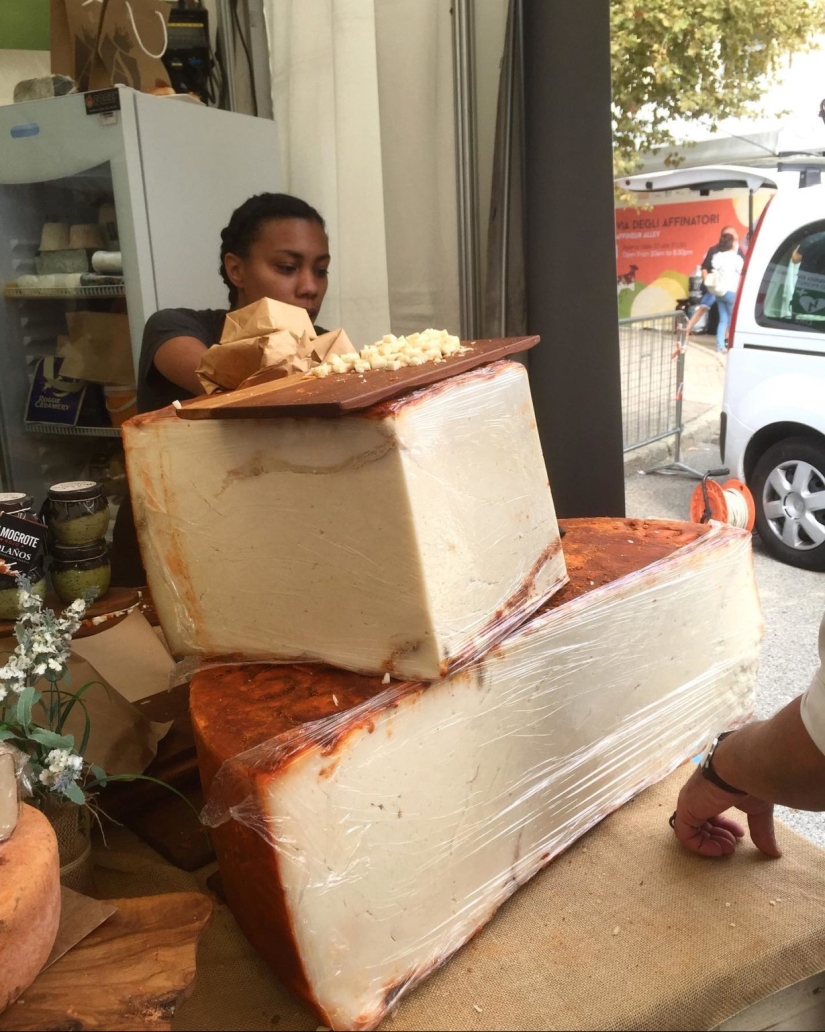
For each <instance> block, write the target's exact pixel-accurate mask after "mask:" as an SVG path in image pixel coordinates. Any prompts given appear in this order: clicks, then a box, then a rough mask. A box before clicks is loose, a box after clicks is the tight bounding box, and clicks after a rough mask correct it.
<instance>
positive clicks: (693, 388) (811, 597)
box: [625, 338, 825, 846]
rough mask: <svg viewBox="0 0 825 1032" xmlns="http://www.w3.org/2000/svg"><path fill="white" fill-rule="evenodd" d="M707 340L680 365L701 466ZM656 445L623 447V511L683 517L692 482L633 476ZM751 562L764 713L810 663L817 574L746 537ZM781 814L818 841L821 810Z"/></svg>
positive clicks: (711, 410)
mask: <svg viewBox="0 0 825 1032" xmlns="http://www.w3.org/2000/svg"><path fill="white" fill-rule="evenodd" d="M711 347H715V345H714V344H713V341H712V340H711V341H710V343H709V344H707V343H705V342H704V341H702V340H701V338H699V339H696V338H695V339H694V341H692V342H691V345H690V346H689V348H688V353H687V362H686V372H685V409H684V418H685V426H686V433H685V435H684V438H683V440H684V441H685V444H684V446H683V449H682V461H683V462H685V463H686V464H687V465H689V466H693V467H694V468H695V469H698V470H700V471H703V472H704V471H705V470H708V469H712V468H713V467H715V466H719V465H720V458H719V434H718V428H719V411H720V407H721V403H722V390H723V386H724V366H723V364H722V362H723V361H724V360H722V362H720V360H719V359H717V357H716V354H715V350H714V351H712V350H711ZM663 452H664V449H663V448H662V447H661V446H660V447H659V448H658V449H656V448H652V449H645V450H644V452H642V451H640V452H631V453H630V454H629V455H628V456H627V457H626V462H625V474H626V476H625V491H626V506H627V514H628V516H638V517H662V518H671V519H688V518H689V515H688V511H689V504H690V496H691V494H692V493H693V490H694V488H695V486H696V481H694V480H689V479H687V478H684V477H676V476H661V475H657V476H640V475H639V473H638V471H639V469H644V468H649V467H650V466H652V465H655V464H656V463H657V462H659V461H662V460H664V461H667V459H666V458H665V457H664V454H663ZM754 562H755V567H756V578H757V582H758V584H759V593H760V597H761V599H762V608H763V612H764V615H765V624H766V628H765V638H764V642H763V645H762V655H761V662H760V671H759V679H758V682H757V706H756V709H757V715H758V716H760V717H767V716H770V714H771V713H774V712H775V711H776V710H777V709H779V708H780V707H781V706H783V705H784V704H785V703H787V702H789V701H790V700H791V699H792V698H794V697H795V696H796V695H798V694H799V693H800V692H801V691H803V690H804V689H805V688H806V687H807V685H808V683H809V681H810V679H811V675H812V674H813V671H814V670H815V668H816V665H817V662H818V660H817V651H816V642H817V631H818V628H819V621H820V619H821V618H822V614H823V611H825V574H822V573H810V572H808V571H806V570H798V569H796V568H794V567H791V566H786V565H784V564H783V563H779V562H776V561H775V560H774V559H772V558H771V557H770V556H768V555H767V553H766V552H765V550H764V548H763V547H762V543H761V541H760V540H759V537H758V535H756V536H755V537H754ZM781 819H782V820H785V821H787V823H789V824H791V825H793V826H794V827H795V828H796V829H797V830H798V831H801V832H802V833H803V834H805V835H807V836H808V837H810V838H812V839H814V840H816V841H817V842H819V843H821V844H822V845H823V846H825V815H823V814H809V813H802V812H800V813H796V812H793V811H788V810H784V811H782V813H781Z"/></svg>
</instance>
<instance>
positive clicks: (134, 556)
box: [111, 193, 330, 587]
mask: <svg viewBox="0 0 825 1032" xmlns="http://www.w3.org/2000/svg"><path fill="white" fill-rule="evenodd" d="M329 263H330V254H329V240H328V239H327V233H326V227H325V224H324V220H323V218H322V217H321V215H320V214H319V213H318V212H317V211H316V210H315V208H313V207H312V206H311V205H309V204H307V202H306V201H302V200H301V199H300V198H298V197H292V196H290V195H289V194H275V193H263V194H258V195H257V196H255V197H250V198H249V200H247V201H245V202H244V203H243V204H242V205H241V206H240V207H239V208H237V209H236V210H235V211H234V212H233V213H232V217H231V218H230V220H229V225H228V226H227V227H226V228H225V229H224V230H223V231H222V233H221V265H220V273H221V276H222V277H223V280H224V283H226V286H227V288H228V290H229V307H228V308H219V309H205V310H201V311H196V310H194V309H191V308H167V309H163V310H162V311H159V312H155V313H154V315H151V316H150V317H149V319H148V320H147V322H146V326H145V328H144V331H143V343H142V345H141V352H140V362H139V366H138V375H137V407H138V412H152V411H154V410H155V409H159V408H164V407H165V406H166V405H171V404H172V402H173V401H176V400H181V401H182V400H184V399H185V398H192V397H194V396H195V395H197V394H203V387H202V386H201V383H200V381H199V380H198V378H197V376H196V375H195V370H196V369H197V367H198V365H199V364H200V361H201V358H202V356H203V354H204V352H205V351H206V350H207V348H210V347H212V346H213V345H214V344H217V343H218V342H219V341H220V338H221V334H222V332H223V324H224V321H225V319H226V314H227V312H228V311H231V310H233V309H236V308H244V307H245V306H246V305H251V304H253V303H254V302H255V301H260V300H261V299H262V298H265V297H269V298H272V299H273V300H275V301H283V302H285V303H286V304H289V305H297V306H298V307H299V308H305V309H306V310H307V312H308V313H309V317H310V319H311V320H312V322H313V324H315V322H316V319H317V318H318V314H319V312H320V310H321V305H322V303H323V300H324V295H325V294H326V292H327V285H328V279H327V277H328V273H329ZM315 328H316V330H317V332H318V333H319V334H321V333H324V332H325V330H324V329H323V328H322V327H320V326H317V325H316V326H315ZM111 561H112V584H115V585H121V586H126V587H141V586H142V585H144V584H145V583H146V574H145V572H144V570H143V564H142V562H141V558H140V549H139V547H138V541H137V533H136V531H135V524H134V516H133V514H132V503H131V499H130V498H129V496H128V494H127V496H126V498H125V499H124V501H123V503H122V504H121V506H120V509H119V510H118V514H117V517H116V519H115V526H114V531H113V535H112V549H111Z"/></svg>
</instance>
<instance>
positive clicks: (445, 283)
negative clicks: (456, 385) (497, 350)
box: [265, 0, 459, 347]
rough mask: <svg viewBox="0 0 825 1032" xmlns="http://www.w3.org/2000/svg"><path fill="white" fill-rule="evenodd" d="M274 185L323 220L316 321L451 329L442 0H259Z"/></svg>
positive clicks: (450, 141)
mask: <svg viewBox="0 0 825 1032" xmlns="http://www.w3.org/2000/svg"><path fill="white" fill-rule="evenodd" d="M265 11H266V19H267V32H268V36H269V43H270V54H271V71H272V94H273V110H274V117H275V119H276V122H277V123H278V131H279V134H280V138H281V150H282V156H283V169H282V172H283V184H284V186H283V188H284V189H285V190H287V191H289V192H291V193H294V194H297V195H298V196H301V197H303V198H305V199H306V200H307V201H309V202H310V203H311V204H313V205H315V206H316V207H317V208H318V210H319V211H320V212H321V213H322V214H323V216H324V218H325V219H326V220H327V225H328V228H329V234H330V244H331V250H332V256H333V262H332V270H331V276H330V287H329V292H328V294H327V300H326V301H325V302H324V308H323V310H322V313H321V317H320V321H321V323H322V324H323V325H324V326H327V327H334V326H343V327H344V328H345V329H346V330H347V332H348V333H349V335H350V337H351V338H352V340H353V342H354V343H355V344H356V345H357V346H359V347H360V346H363V345H364V344H368V343H371V342H372V341H373V340H375V339H377V338H378V337H380V336H381V335H382V334H383V333H386V332H388V331H390V330H391V331H392V332H394V333H399V334H400V333H406V332H410V331H412V330H417V329H424V328H426V327H428V326H435V327H437V328H442V327H444V328H447V329H449V330H451V331H453V332H457V331H458V312H459V305H458V257H457V254H458V250H457V239H456V234H457V229H456V188H455V145H454V135H453V106H452V105H453V87H452V51H451V23H450V4H449V0H415V2H414V3H412V2H410V0H265Z"/></svg>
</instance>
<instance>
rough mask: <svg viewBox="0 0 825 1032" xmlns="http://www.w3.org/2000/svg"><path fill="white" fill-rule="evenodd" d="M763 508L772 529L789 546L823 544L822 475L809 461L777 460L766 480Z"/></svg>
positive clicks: (824, 499) (824, 500)
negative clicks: (779, 461) (780, 461)
mask: <svg viewBox="0 0 825 1032" xmlns="http://www.w3.org/2000/svg"><path fill="white" fill-rule="evenodd" d="M762 508H763V511H764V513H765V519H766V520H767V522H768V526H769V527H770V528H771V531H772V532H773V533H774V534H775V535H776V536H777V537H778V538H779V540H780V541H782V542H783V543H784V544H786V545H788V546H789V547H790V548H795V549H801V550H803V551H806V550H808V549H810V548H817V547H818V546H819V545H822V544H825V476H823V474H822V473H821V472H820V471H819V470H818V469H817V468H816V467H815V466H812V465H811V464H810V463H809V462H802V461H801V460H799V461H797V460H790V461H789V462H782V463H780V464H779V465H778V466H777V467H776V468H775V469H774V470H773V472H772V473H771V475H770V476H769V477H768V479H767V480H766V481H765V487H764V489H763V491H762Z"/></svg>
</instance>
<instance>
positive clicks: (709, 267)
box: [684, 226, 744, 341]
mask: <svg viewBox="0 0 825 1032" xmlns="http://www.w3.org/2000/svg"><path fill="white" fill-rule="evenodd" d="M726 233H730V234H731V236H733V238H734V243H735V246H736V248H737V249H738V254H739V256H740V257H741V258H742V259H743V261H744V256H743V255H742V251H741V250H739V234H738V232H737V230H736V227H735V226H725V227H723V229H722V232H721V233H720V235H719V242H718V243H716V244H714V245H713V247H711V248H709V249H708V253H707V254H706V255H705V260H704V261H703V262H702V282H703V283H704V281H705V280H706V279H707V277H708V273H710V272H712V271H713V258H714V255H715V254H717V253H718V251H719V249H720V247H721V244H722V237H723V236H725V234H726ZM715 304H716V296H715V295H714V294H711V293H710V291H709V290H706V291H705V293H704V294H703V295H702V300H701V301H700V302H699V304H698V305H697V306H696V311H695V312H694V313H693V315H692V316H691V317H690V321H689V322H688V324H687V326H686V327H685V331H684V332H685V338H684V339H685V341H687V339H688V337H689V336H690V334H691V333H692V332H693V327H694V326H695V325H696V324H697V323H698V322H699V320H700V319H701V318H702V316H703V315H704V314H705V312H709V311H710V309H711V308H712V307H713V306H714V305H715Z"/></svg>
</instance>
